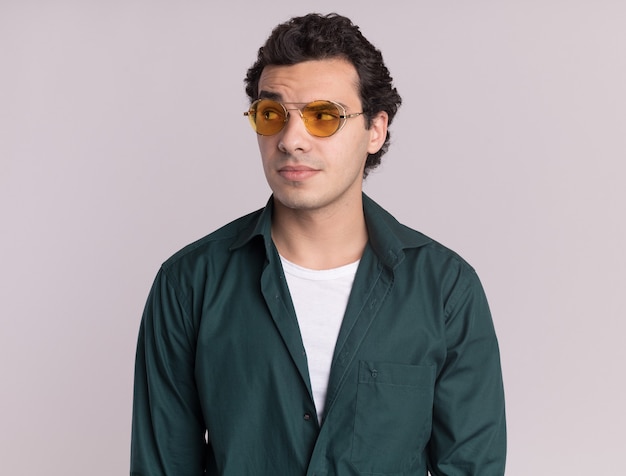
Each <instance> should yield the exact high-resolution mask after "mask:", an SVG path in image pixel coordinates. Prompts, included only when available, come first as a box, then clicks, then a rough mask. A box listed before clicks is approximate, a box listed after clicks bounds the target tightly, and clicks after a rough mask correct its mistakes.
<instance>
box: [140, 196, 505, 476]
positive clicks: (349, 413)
mask: <svg viewBox="0 0 626 476" xmlns="http://www.w3.org/2000/svg"><path fill="white" fill-rule="evenodd" d="M363 200H364V212H365V218H366V223H367V228H368V234H369V243H368V245H367V247H366V250H365V252H364V254H363V257H362V258H361V262H360V264H359V268H358V270H357V274H356V277H355V281H354V285H353V289H352V292H351V295H350V298H349V302H348V306H347V309H346V313H345V316H344V319H343V323H342V326H341V330H340V332H339V337H338V339H337V344H336V348H335V352H334V356H333V363H332V368H331V371H330V378H329V382H328V392H327V397H326V404H325V414H324V415H322V423H321V425H319V424H318V419H317V415H316V412H315V406H314V403H313V397H312V394H311V385H310V382H309V376H308V369H307V358H306V354H305V351H304V347H303V344H302V339H301V337H300V332H299V329H298V324H297V319H296V316H295V312H294V309H293V305H292V302H291V299H290V296H289V290H288V288H287V285H286V282H285V276H284V274H283V270H282V267H281V263H280V259H279V256H278V254H277V251H276V248H275V247H274V244H273V242H272V239H271V235H270V228H271V215H272V200H270V202H269V203H268V205H267V206H266V207H265V208H264V209H261V210H259V211H257V212H255V213H252V214H250V215H247V216H245V217H242V218H240V219H238V220H236V221H234V222H232V223H230V224H229V225H226V226H225V227H223V228H221V229H220V230H218V231H216V232H214V233H212V234H210V235H208V236H207V237H205V238H203V239H201V240H199V241H197V242H195V243H193V244H191V245H189V246H187V247H186V248H184V249H183V250H181V251H180V252H178V253H177V254H175V255H174V256H173V257H172V258H170V259H169V260H168V261H166V262H165V263H164V264H163V266H162V267H161V269H160V271H159V273H158V275H157V277H156V280H155V282H154V285H153V287H152V290H151V292H150V296H149V298H148V302H147V304H146V308H145V311H144V315H143V319H142V323H141V328H140V332H139V341H138V346H137V360H136V369H135V393H134V405H133V422H132V423H133V428H132V430H133V432H132V450H131V471H130V474H131V475H132V476H166V475H167V476H199V475H202V474H205V473H206V474H207V475H222V476H244V475H251V476H252V475H254V476H270V475H271V476H300V475H302V476H304V475H308V476H313V475H315V476H323V475H325V476H352V475H370V476H373V475H376V476H382V475H388V476H392V475H393V476H409V475H411V476H413V475H419V476H425V475H426V471H427V469H428V470H429V471H430V472H431V473H432V475H434V476H443V475H446V476H457V475H478V476H500V475H502V474H504V460H505V452H506V430H505V416H504V397H503V387H502V376H501V371H500V359H499V352H498V344H497V340H496V336H495V333H494V328H493V324H492V320H491V316H490V313H489V308H488V305H487V301H486V299H485V296H484V293H483V290H482V287H481V285H480V282H479V280H478V277H477V276H476V274H475V272H474V270H473V269H472V268H471V267H470V266H469V265H468V264H467V263H466V262H465V261H463V260H462V259H461V258H460V257H459V256H458V255H456V254H455V253H453V252H451V251H450V250H448V249H447V248H445V247H443V246H441V245H440V244H438V243H436V242H435V241H433V240H431V239H429V238H427V237H426V236H424V235H422V234H421V233H419V232H416V231H414V230H411V229H409V228H407V227H405V226H403V225H401V224H400V223H398V222H397V221H396V220H395V219H394V218H393V217H392V216H391V215H389V214H388V213H387V212H385V211H384V210H383V209H382V208H380V207H379V206H378V205H377V204H375V203H374V202H373V201H372V200H370V199H369V198H368V197H367V196H365V195H364V196H363ZM323 318H324V316H320V319H323Z"/></svg>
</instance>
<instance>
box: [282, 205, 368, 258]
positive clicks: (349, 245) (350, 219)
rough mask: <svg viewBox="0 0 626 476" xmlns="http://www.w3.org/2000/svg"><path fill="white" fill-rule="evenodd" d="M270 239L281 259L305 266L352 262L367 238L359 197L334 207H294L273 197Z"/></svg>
mask: <svg viewBox="0 0 626 476" xmlns="http://www.w3.org/2000/svg"><path fill="white" fill-rule="evenodd" d="M272 238H273V240H274V243H275V245H276V248H277V249H278V252H279V253H280V254H281V255H282V256H283V257H284V258H285V259H287V260H289V261H291V262H292V263H296V264H298V265H300V266H303V267H305V268H310V269H331V268H337V267H339V266H343V265H346V264H350V263H354V262H355V261H357V260H359V259H360V258H361V255H362V254H363V250H364V249H365V245H366V244H367V239H368V237H367V227H366V225H365V216H364V215H363V200H362V197H361V196H359V197H358V200H357V201H355V202H354V203H351V204H348V205H346V206H344V207H342V208H339V209H334V210H294V209H291V208H288V207H285V206H284V205H282V204H281V203H280V202H278V201H277V200H275V201H274V215H273V217H272Z"/></svg>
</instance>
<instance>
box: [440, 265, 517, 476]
mask: <svg viewBox="0 0 626 476" xmlns="http://www.w3.org/2000/svg"><path fill="white" fill-rule="evenodd" d="M445 307H446V324H445V325H446V345H447V357H446V360H445V364H444V366H443V367H442V369H441V371H440V373H439V375H438V377H437V381H436V384H435V399H434V407H433V429H432V435H431V440H430V443H429V448H428V461H429V464H428V468H429V471H430V473H431V474H432V475H433V476H502V475H504V467H505V459H506V423H505V408H504V390H503V384H502V372H501V368H500V354H499V349H498V342H497V340H496V335H495V331H494V327H493V322H492V319H491V313H490V311H489V306H488V304H487V299H486V297H485V294H484V292H483V288H482V286H481V284H480V281H479V280H478V277H477V276H476V274H475V273H474V271H473V270H472V269H471V268H470V269H463V270H462V271H461V273H460V275H459V277H458V279H457V280H456V284H455V286H454V288H453V291H452V292H451V294H450V296H449V298H448V300H447V303H446V304H445Z"/></svg>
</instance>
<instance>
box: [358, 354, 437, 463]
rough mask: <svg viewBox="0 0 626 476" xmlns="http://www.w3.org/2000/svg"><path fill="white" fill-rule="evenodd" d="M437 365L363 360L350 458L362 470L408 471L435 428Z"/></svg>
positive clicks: (360, 363) (360, 367)
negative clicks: (433, 427) (434, 395)
mask: <svg viewBox="0 0 626 476" xmlns="http://www.w3.org/2000/svg"><path fill="white" fill-rule="evenodd" d="M434 382H435V368H434V367H431V366H416V365H406V364H395V363H387V362H366V361H361V362H359V382H358V388H357V397H356V412H355V421H354V435H353V440H352V453H351V461H352V463H353V464H354V466H355V467H356V468H357V469H358V470H359V471H360V472H362V473H375V474H377V475H392V474H397V473H401V472H404V471H407V470H409V469H410V468H411V466H412V464H413V463H414V462H415V460H416V459H417V458H418V457H420V456H421V454H422V452H423V451H424V447H425V446H426V443H427V442H428V439H429V435H430V432H431V427H432V408H433V393H434Z"/></svg>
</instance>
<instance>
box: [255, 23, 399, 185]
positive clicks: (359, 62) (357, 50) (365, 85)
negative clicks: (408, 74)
mask: <svg viewBox="0 0 626 476" xmlns="http://www.w3.org/2000/svg"><path fill="white" fill-rule="evenodd" d="M331 58H343V59H346V60H347V61H349V62H350V63H352V64H353V65H354V67H355V68H356V71H357V73H358V75H359V95H360V98H361V104H362V107H363V112H364V113H365V117H366V124H367V127H368V128H369V127H370V126H371V123H372V122H371V121H372V118H373V117H374V116H375V115H376V114H377V113H379V112H381V111H385V112H386V113H387V115H388V116H389V124H391V121H393V118H394V116H395V115H396V112H397V110H398V107H399V106H400V104H401V103H402V98H401V97H400V95H399V94H398V92H397V91H396V88H395V87H394V86H393V84H392V78H391V75H390V74H389V70H388V69H387V67H386V66H385V63H384V62H383V57H382V54H381V52H380V51H379V50H378V49H377V48H376V47H374V45H372V44H371V43H370V42H369V41H368V40H367V39H366V38H365V37H364V36H363V34H362V33H361V31H360V29H359V27H358V26H356V25H354V24H353V23H352V21H351V20H350V19H349V18H346V17H344V16H341V15H338V14H336V13H331V14H329V15H320V14H317V13H311V14H309V15H305V16H302V17H294V18H292V19H291V20H289V21H287V22H285V23H281V24H280V25H278V26H277V27H276V28H274V30H273V31H272V34H271V35H270V36H269V38H268V39H267V41H266V42H265V45H263V46H262V47H261V48H259V52H258V57H257V60H256V62H255V63H254V64H253V65H252V66H251V67H250V69H248V72H247V74H246V79H245V85H246V94H247V95H248V97H249V98H250V101H254V100H255V99H257V98H258V92H259V91H258V87H259V79H260V77H261V73H262V72H263V68H265V67H266V66H269V65H293V64H297V63H301V62H304V61H310V60H322V59H331ZM389 138H390V134H389V131H387V137H386V139H385V142H384V144H383V146H382V147H381V149H380V150H379V151H378V152H376V153H375V154H369V155H368V157H367V160H366V162H365V172H364V175H365V176H367V174H368V173H369V171H371V170H372V169H374V168H376V167H377V166H378V165H380V159H381V157H382V155H383V154H384V153H385V152H387V149H388V147H389Z"/></svg>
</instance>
